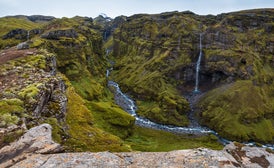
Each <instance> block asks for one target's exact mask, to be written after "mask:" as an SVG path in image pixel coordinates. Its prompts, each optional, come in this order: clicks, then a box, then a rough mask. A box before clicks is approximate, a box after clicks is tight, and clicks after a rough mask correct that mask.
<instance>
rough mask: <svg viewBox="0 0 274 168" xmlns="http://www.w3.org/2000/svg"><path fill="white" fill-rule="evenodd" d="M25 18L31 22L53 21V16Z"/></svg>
mask: <svg viewBox="0 0 274 168" xmlns="http://www.w3.org/2000/svg"><path fill="white" fill-rule="evenodd" d="M27 18H28V19H29V20H30V21H32V22H49V21H52V20H53V19H55V17H53V16H43V15H31V16H27Z"/></svg>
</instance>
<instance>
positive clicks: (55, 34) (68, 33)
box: [41, 29, 78, 40]
mask: <svg viewBox="0 0 274 168" xmlns="http://www.w3.org/2000/svg"><path fill="white" fill-rule="evenodd" d="M41 37H42V38H45V39H49V40H59V39H60V37H68V38H77V37H78V34H77V32H76V31H75V30H74V29H67V30H53V31H49V32H46V33H44V34H42V35H41Z"/></svg>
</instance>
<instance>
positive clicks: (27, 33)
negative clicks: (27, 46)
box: [27, 30, 30, 41]
mask: <svg viewBox="0 0 274 168" xmlns="http://www.w3.org/2000/svg"><path fill="white" fill-rule="evenodd" d="M29 32H30V31H29V30H28V33H27V41H29Z"/></svg>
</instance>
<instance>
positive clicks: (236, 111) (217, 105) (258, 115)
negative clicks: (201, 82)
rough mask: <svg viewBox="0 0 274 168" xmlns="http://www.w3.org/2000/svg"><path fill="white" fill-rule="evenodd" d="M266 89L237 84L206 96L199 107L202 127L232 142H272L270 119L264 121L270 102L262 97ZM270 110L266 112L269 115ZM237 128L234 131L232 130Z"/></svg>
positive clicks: (273, 135) (273, 131)
mask: <svg viewBox="0 0 274 168" xmlns="http://www.w3.org/2000/svg"><path fill="white" fill-rule="evenodd" d="M267 88H268V87H262V88H260V87H257V86H254V85H253V84H252V82H251V81H237V82H235V83H234V84H231V85H226V86H222V87H220V88H217V89H215V90H213V91H211V92H209V93H207V94H206V95H205V96H204V97H203V99H202V100H201V102H200V103H199V104H200V105H199V106H200V108H201V109H202V117H201V121H202V123H203V124H205V125H207V126H209V127H210V128H213V129H214V130H216V131H217V132H218V133H219V134H220V135H221V136H224V137H227V138H228V139H232V140H239V141H249V140H256V141H259V142H273V138H274V129H273V119H272V118H269V119H265V118H264V117H265V116H266V114H269V110H270V109H269V107H270V108H271V109H272V110H273V108H272V106H265V105H266V104H269V103H270V102H273V98H270V97H268V96H266V95H264V94H265V91H264V90H265V89H267ZM272 110H270V111H272ZM235 128H237V129H235Z"/></svg>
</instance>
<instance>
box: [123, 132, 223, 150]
mask: <svg viewBox="0 0 274 168" xmlns="http://www.w3.org/2000/svg"><path fill="white" fill-rule="evenodd" d="M126 143H128V144H129V145H130V146H131V147H132V149H133V150H136V151H149V152H159V151H161V152H163V151H172V150H180V149H190V148H199V147H206V148H211V149H217V150H219V149H222V148H223V146H222V145H221V144H220V143H218V142H217V140H216V138H215V137H214V136H202V137H199V136H197V137H195V136H191V135H176V134H173V133H169V132H165V131H159V130H153V129H148V128H142V127H135V129H134V132H133V135H132V136H130V137H129V138H127V139H126Z"/></svg>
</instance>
